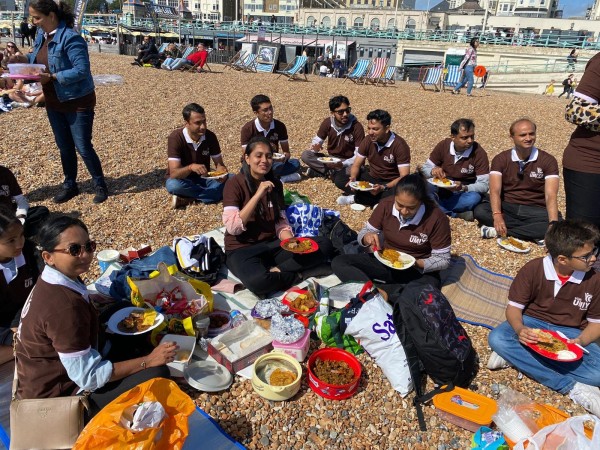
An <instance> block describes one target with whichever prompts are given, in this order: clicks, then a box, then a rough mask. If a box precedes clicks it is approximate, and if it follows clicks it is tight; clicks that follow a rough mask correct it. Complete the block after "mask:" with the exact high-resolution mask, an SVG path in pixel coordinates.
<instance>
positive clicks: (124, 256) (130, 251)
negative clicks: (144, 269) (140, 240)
mask: <svg viewBox="0 0 600 450" xmlns="http://www.w3.org/2000/svg"><path fill="white" fill-rule="evenodd" d="M149 253H152V247H150V246H149V245H147V244H143V245H142V246H141V247H140V248H138V249H136V248H135V247H127V248H126V249H125V250H121V251H120V252H119V255H120V257H121V261H123V262H126V263H128V262H131V261H133V260H134V259H140V258H143V257H144V256H146V255H148V254H149Z"/></svg>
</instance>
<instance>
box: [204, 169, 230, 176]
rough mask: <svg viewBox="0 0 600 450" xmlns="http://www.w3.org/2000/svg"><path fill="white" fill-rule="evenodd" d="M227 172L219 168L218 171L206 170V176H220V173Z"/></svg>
mask: <svg viewBox="0 0 600 450" xmlns="http://www.w3.org/2000/svg"><path fill="white" fill-rule="evenodd" d="M226 173H227V172H226V171H225V170H219V171H216V170H215V171H213V172H208V176H209V177H220V176H221V175H225V174H226Z"/></svg>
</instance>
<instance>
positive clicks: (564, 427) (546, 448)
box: [513, 414, 600, 450]
mask: <svg viewBox="0 0 600 450" xmlns="http://www.w3.org/2000/svg"><path fill="white" fill-rule="evenodd" d="M586 421H591V422H594V432H593V434H592V436H591V438H589V437H588V436H587V433H586V430H585V428H584V425H585V422H586ZM527 441H528V442H529V443H528V444H527V445H525V443H526V442H527ZM513 448H514V450H524V449H525V448H527V449H528V450H558V449H560V450H598V449H599V448H600V419H598V418H597V417H596V416H593V415H591V414H586V415H583V416H575V417H570V418H568V419H567V420H565V421H564V422H560V423H556V424H554V425H549V426H547V427H545V428H543V429H542V430H540V431H538V432H537V433H536V434H535V436H533V437H531V438H529V439H523V440H521V441H519V442H517V444H516V445H515V446H514V447H513Z"/></svg>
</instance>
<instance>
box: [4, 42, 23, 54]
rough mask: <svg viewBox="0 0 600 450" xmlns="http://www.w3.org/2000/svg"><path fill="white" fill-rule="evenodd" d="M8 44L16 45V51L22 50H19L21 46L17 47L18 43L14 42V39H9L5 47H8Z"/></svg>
mask: <svg viewBox="0 0 600 450" xmlns="http://www.w3.org/2000/svg"><path fill="white" fill-rule="evenodd" d="M8 44H12V45H14V49H15V53H17V52H21V50H19V47H17V43H16V42H13V41H8V42H7V43H6V45H5V48H8Z"/></svg>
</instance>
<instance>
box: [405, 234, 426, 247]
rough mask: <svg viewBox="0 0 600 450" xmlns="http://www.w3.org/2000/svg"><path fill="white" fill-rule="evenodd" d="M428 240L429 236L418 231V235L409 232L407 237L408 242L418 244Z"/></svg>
mask: <svg viewBox="0 0 600 450" xmlns="http://www.w3.org/2000/svg"><path fill="white" fill-rule="evenodd" d="M428 240H429V236H427V235H426V234H425V233H419V236H415V235H414V234H411V235H410V237H409V238H408V241H409V242H410V243H412V244H419V245H422V244H424V243H425V242H427V241H428Z"/></svg>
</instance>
